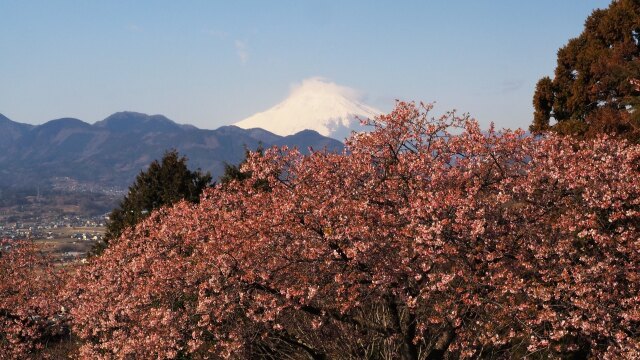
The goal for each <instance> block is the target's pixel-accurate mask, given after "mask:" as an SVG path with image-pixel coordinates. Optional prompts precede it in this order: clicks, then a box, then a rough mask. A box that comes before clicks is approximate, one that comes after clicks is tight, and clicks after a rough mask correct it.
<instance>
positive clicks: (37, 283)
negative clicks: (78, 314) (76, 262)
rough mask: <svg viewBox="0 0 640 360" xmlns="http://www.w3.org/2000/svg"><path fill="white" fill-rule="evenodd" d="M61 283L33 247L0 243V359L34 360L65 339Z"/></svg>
mask: <svg viewBox="0 0 640 360" xmlns="http://www.w3.org/2000/svg"><path fill="white" fill-rule="evenodd" d="M63 281H64V276H63V274H62V272H61V270H60V269H57V268H54V264H53V263H52V262H51V260H50V259H49V258H48V257H46V256H45V255H43V254H42V252H41V250H40V249H38V248H37V247H36V246H35V245H34V244H32V243H27V242H19V241H9V240H2V241H0V359H26V358H33V357H35V355H36V354H38V353H40V352H41V350H43V349H44V348H46V347H48V346H51V345H53V344H55V343H56V342H58V341H60V340H62V339H64V338H66V336H67V335H68V330H69V328H68V321H67V320H68V319H67V317H66V314H65V309H64V307H63V304H62V302H61V298H60V296H58V294H59V291H60V289H61V287H62V285H63Z"/></svg>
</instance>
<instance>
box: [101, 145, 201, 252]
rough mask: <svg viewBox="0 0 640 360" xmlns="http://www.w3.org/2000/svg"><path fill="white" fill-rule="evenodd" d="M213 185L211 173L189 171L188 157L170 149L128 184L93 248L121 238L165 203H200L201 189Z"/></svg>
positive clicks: (102, 247) (104, 246)
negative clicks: (125, 192) (184, 201)
mask: <svg viewBox="0 0 640 360" xmlns="http://www.w3.org/2000/svg"><path fill="white" fill-rule="evenodd" d="M210 184H211V175H210V174H209V173H202V172H201V171H200V170H199V169H198V170H196V171H190V170H189V169H188V168H187V158H186V157H184V156H180V155H179V154H178V152H177V151H176V150H171V151H167V152H166V153H165V154H164V156H163V157H162V160H160V161H158V160H154V161H153V162H152V163H151V164H150V165H149V168H148V169H147V170H146V171H141V172H140V174H138V176H137V177H136V181H135V182H134V183H133V185H131V186H130V187H129V193H128V194H127V195H126V196H125V197H124V199H123V200H122V202H121V203H120V205H119V206H118V207H117V208H115V209H114V210H113V211H112V212H111V213H110V214H109V222H108V223H107V232H106V234H105V240H104V242H103V243H100V244H98V245H97V246H96V248H95V249H94V252H95V253H100V252H102V251H103V250H104V249H105V248H106V246H107V245H108V243H109V241H111V240H113V239H115V238H118V237H119V236H120V235H121V234H122V232H123V231H124V230H125V229H126V228H127V227H131V226H134V225H135V224H137V223H138V222H140V221H141V220H143V219H144V218H146V217H147V216H149V214H150V213H151V212H152V211H153V210H155V209H158V208H160V207H162V206H166V205H171V204H173V203H175V202H178V201H180V200H182V199H185V200H187V201H190V202H192V203H197V202H198V201H199V200H200V194H201V193H202V191H203V190H204V189H205V188H206V187H207V186H209V185H210Z"/></svg>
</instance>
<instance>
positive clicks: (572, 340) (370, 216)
mask: <svg viewBox="0 0 640 360" xmlns="http://www.w3.org/2000/svg"><path fill="white" fill-rule="evenodd" d="M430 109H431V106H430V105H415V104H413V103H404V102H399V103H398V104H397V107H396V108H395V109H394V110H393V111H392V112H391V113H390V114H388V115H383V116H380V117H378V118H376V119H373V120H370V121H368V124H369V125H371V126H372V127H373V129H374V130H373V131H372V132H370V133H362V134H356V135H354V136H353V137H352V138H351V139H350V140H349V141H348V143H347V150H345V152H344V153H341V154H333V153H325V152H314V153H311V154H310V155H308V156H303V155H301V154H300V153H299V152H298V151H296V150H290V149H287V148H273V149H268V150H266V151H265V152H264V153H263V154H254V155H250V156H249V158H248V160H247V162H246V163H245V165H244V167H243V169H242V170H243V171H246V172H251V174H252V177H251V178H250V179H245V180H243V181H232V182H230V183H227V184H225V185H224V186H223V185H219V186H217V187H215V188H211V189H207V190H206V191H205V193H204V194H203V197H202V199H201V201H200V203H199V204H197V205H194V204H190V203H186V202H181V203H178V204H177V205H175V206H174V207H172V208H164V209H162V210H160V211H158V212H155V213H154V214H153V215H152V216H150V217H149V218H148V219H146V220H145V221H144V222H142V223H141V224H140V225H138V226H137V227H136V228H134V229H131V230H129V231H127V232H125V233H124V234H123V236H122V237H120V238H119V239H118V240H116V241H114V242H113V243H112V246H111V247H110V248H109V249H108V250H107V251H106V252H105V253H104V254H103V255H102V256H100V257H97V258H95V259H93V260H92V261H91V263H90V264H89V265H88V266H87V267H84V268H81V269H80V270H79V272H78V273H77V274H76V279H75V280H76V281H77V282H78V283H79V284H81V285H80V286H78V287H73V288H71V289H69V290H68V297H69V298H70V299H72V300H73V301H72V302H73V305H72V310H71V313H72V315H73V322H74V324H73V326H74V330H75V331H76V333H77V335H78V336H79V337H80V338H81V339H82V340H83V341H84V345H83V347H82V348H81V355H82V357H86V358H104V359H108V358H181V357H183V358H184V357H192V358H201V357H202V358H204V357H221V358H274V359H275V358H291V359H306V358H313V359H325V358H354V359H355V358H371V359H389V358H399V359H436V358H481V357H482V358H484V357H486V358H500V357H523V356H529V357H531V358H535V357H571V356H573V357H578V358H580V357H587V356H596V357H607V358H637V357H639V356H640V335H639V333H638V331H639V330H640V328H639V327H640V296H639V295H638V294H639V290H640V289H639V287H640V285H639V284H640V271H639V270H638V269H639V268H640V267H639V264H640V242H639V241H638V239H640V181H638V179H639V178H640V147H639V146H637V145H632V144H629V143H627V142H625V141H619V140H613V139H609V138H607V137H599V138H598V139H595V140H589V141H577V140H572V139H571V138H560V137H557V136H554V135H546V136H544V137H541V138H540V137H539V138H534V137H530V136H527V135H526V134H525V133H524V132H523V131H501V132H498V131H496V130H494V129H493V128H490V129H489V130H488V131H481V129H480V127H479V125H478V124H477V122H475V121H473V120H471V119H469V118H467V117H465V116H462V117H461V116H458V115H456V114H455V113H453V112H452V113H447V114H445V115H444V116H442V117H439V118H432V117H430V116H429V114H428V113H429V110H430ZM256 182H260V184H262V186H255V183H256ZM264 184H268V186H264Z"/></svg>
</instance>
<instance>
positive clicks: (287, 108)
mask: <svg viewBox="0 0 640 360" xmlns="http://www.w3.org/2000/svg"><path fill="white" fill-rule="evenodd" d="M359 99H360V97H359V95H358V93H357V92H356V91H355V90H353V89H351V88H348V87H345V86H341V85H338V84H335V83H333V82H330V81H327V80H325V79H322V78H318V77H314V78H310V79H306V80H304V81H303V82H302V83H301V84H300V85H298V86H297V87H294V88H293V89H292V91H291V93H290V94H289V96H288V97H287V98H286V99H285V100H283V101H282V102H280V103H279V104H277V105H276V106H274V107H272V108H270V109H268V110H266V111H264V112H260V113H257V114H255V115H252V116H250V117H248V118H246V119H244V120H242V121H239V122H237V123H235V124H234V125H235V126H237V127H240V128H243V129H253V128H262V129H264V130H267V131H270V132H272V133H274V134H278V135H281V136H288V135H293V134H296V133H298V132H300V131H303V130H314V131H316V132H318V133H319V134H321V135H323V136H328V137H331V138H334V139H336V140H339V141H344V139H345V138H346V137H348V136H349V135H350V133H351V131H361V130H363V127H362V125H360V120H359V119H366V118H372V117H375V116H377V115H379V114H380V113H381V112H380V111H379V110H377V109H375V108H373V107H371V106H368V105H365V104H364V103H362V102H360V101H359Z"/></svg>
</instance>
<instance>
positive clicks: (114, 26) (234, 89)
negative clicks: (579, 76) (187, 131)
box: [0, 0, 609, 128]
mask: <svg viewBox="0 0 640 360" xmlns="http://www.w3.org/2000/svg"><path fill="white" fill-rule="evenodd" d="M608 4H609V1H603V0H562V1H558V0H538V1H517V0H485V1H478V0H467V1H462V0H447V1H445V0H441V1H356V0H342V1H338V0H335V1H304V0H298V1H293V0H292V1H257V0H256V1H246V0H237V1H117V0H109V1H88V0H87V1H85V0H75V1H71V0H68V1H63V0H60V1H55V0H50V1H44V0H43V1H30V0H0V113H3V114H4V115H6V116H7V117H9V118H11V119H13V120H15V121H20V122H26V123H33V124H39V123H43V122H45V121H47V120H51V119H55V118H59V117H77V118H80V119H82V120H84V121H87V122H90V123H93V122H95V121H98V120H101V119H103V118H105V117H106V116H108V115H110V114H111V113H114V112H116V111H122V110H131V111H139V112H145V113H151V114H164V115H166V116H168V117H169V118H171V119H173V120H175V121H177V122H180V123H190V124H194V125H196V126H199V127H203V128H216V127H218V126H221V125H226V124H230V123H233V122H235V121H238V120H241V119H243V118H245V117H247V116H249V115H252V114H254V113H255V112H258V111H262V110H265V109H267V108H269V107H271V106H272V105H274V104H276V103H277V102H278V101H280V100H282V99H283V98H285V97H286V96H287V94H288V92H289V90H290V88H291V86H292V84H296V83H299V82H300V81H302V80H303V79H305V78H309V77H314V76H321V77H324V78H327V79H329V80H331V81H334V82H336V83H338V84H341V85H345V86H349V87H352V88H354V89H357V90H359V91H360V92H362V93H363V94H364V99H365V100H366V102H367V103H368V104H370V105H373V106H375V107H377V108H379V109H381V110H384V111H388V110H390V109H391V108H392V106H393V103H394V99H402V100H415V101H425V102H431V101H436V102H437V106H436V112H444V111H446V110H450V109H454V108H455V109H457V110H458V111H461V112H469V113H470V114H471V115H472V116H474V117H476V118H477V119H478V120H479V121H480V122H481V123H482V124H484V125H486V124H488V123H489V122H491V121H493V122H495V123H496V124H497V125H498V126H499V127H511V128H515V127H526V126H528V124H529V122H530V119H531V117H532V115H531V114H532V106H531V96H532V94H533V90H534V87H535V83H536V81H537V80H538V79H539V78H540V77H541V76H544V75H551V74H552V73H553V69H554V67H555V61H556V51H557V49H558V48H559V47H561V46H562V45H563V44H565V43H566V42H567V40H569V39H570V38H572V37H575V36H577V35H579V34H580V32H581V31H582V27H583V24H584V20H585V19H586V17H587V16H588V15H589V14H590V13H591V12H592V11H593V9H595V8H603V7H607V6H608Z"/></svg>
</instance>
